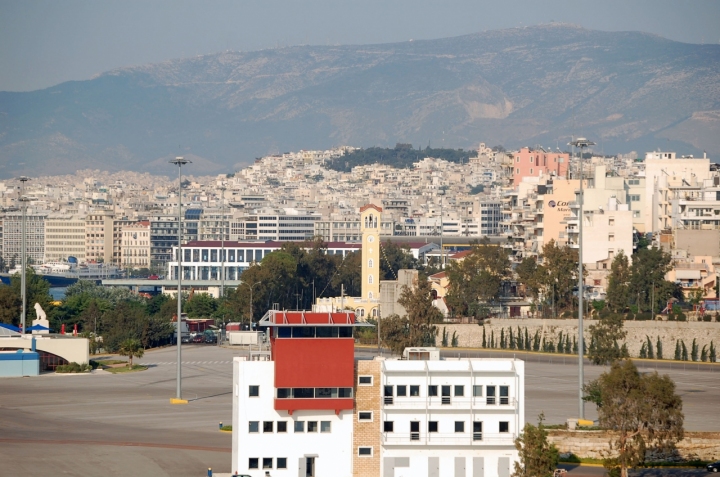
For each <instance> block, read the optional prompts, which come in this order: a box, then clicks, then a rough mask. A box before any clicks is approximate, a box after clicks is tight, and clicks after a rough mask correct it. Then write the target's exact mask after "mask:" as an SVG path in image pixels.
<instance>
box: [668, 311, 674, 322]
mask: <svg viewBox="0 0 720 477" xmlns="http://www.w3.org/2000/svg"><path fill="white" fill-rule="evenodd" d="M668 321H675V315H673V314H672V313H668Z"/></svg>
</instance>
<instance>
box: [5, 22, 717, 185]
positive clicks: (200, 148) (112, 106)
mask: <svg viewBox="0 0 720 477" xmlns="http://www.w3.org/2000/svg"><path fill="white" fill-rule="evenodd" d="M573 135H574V136H585V137H588V138H590V139H592V140H595V141H596V142H597V144H598V145H597V146H596V148H595V150H596V151H598V152H600V151H602V152H604V153H618V152H630V151H631V150H635V151H637V152H638V153H639V154H642V153H644V152H645V151H649V150H656V149H662V150H671V151H676V152H678V154H702V152H703V151H707V153H708V154H709V156H710V157H711V158H712V159H717V158H719V157H720V45H697V44H686V43H679V42H675V41H671V40H667V39H664V38H662V37H659V36H655V35H650V34H646V33H640V32H602V31H594V30H587V29H583V28H579V27H576V26H573V25H566V24H550V25H542V26H535V27H526V28H516V29H508V30H497V31H487V32H482V33H476V34H471V35H464V36H458V37H453V38H443V39H436V40H422V41H407V42H402V43H391V44H379V45H346V46H295V47H287V48H278V49H268V50H261V51H253V52H233V51H226V52H222V53H217V54H211V55H203V56H198V57H193V58H182V59H176V60H171V61H166V62H163V63H158V64H148V65H141V66H133V67H125V68H119V69H116V70H112V71H108V72H106V73H103V74H100V75H98V76H97V77H94V78H92V79H89V80H86V81H70V82H65V83H61V84H59V85H56V86H53V87H50V88H47V89H43V90H38V91H32V92H24V93H17V92H0V177H5V178H7V177H13V176H17V175H20V174H25V175H31V176H37V175H48V174H64V173H68V172H71V171H74V170H77V169H86V168H92V169H103V170H108V171H117V170H135V171H140V172H152V173H162V174H173V172H172V166H170V165H169V164H167V161H168V160H169V159H170V158H172V157H174V156H176V155H184V156H186V157H187V158H189V159H191V160H192V161H193V164H192V165H190V166H188V168H187V172H188V173H190V174H196V175H198V174H210V173H219V172H232V171H233V170H236V169H238V168H240V167H242V166H244V165H246V164H249V163H251V162H252V161H253V160H254V159H255V158H256V157H258V156H262V155H266V154H275V153H280V152H284V151H293V150H300V149H326V148H329V147H332V146H339V145H352V146H361V147H371V146H393V145H395V143H411V144H413V145H414V146H416V147H417V146H420V147H423V148H424V147H427V146H431V147H454V148H455V147H456V148H466V149H467V148H474V147H477V144H478V143H480V142H486V143H487V145H488V146H494V145H503V146H505V147H506V148H516V147H521V146H535V145H542V146H544V147H550V148H553V149H554V148H556V147H559V148H560V149H564V148H565V144H567V142H568V141H569V140H570V138H571V136H573Z"/></svg>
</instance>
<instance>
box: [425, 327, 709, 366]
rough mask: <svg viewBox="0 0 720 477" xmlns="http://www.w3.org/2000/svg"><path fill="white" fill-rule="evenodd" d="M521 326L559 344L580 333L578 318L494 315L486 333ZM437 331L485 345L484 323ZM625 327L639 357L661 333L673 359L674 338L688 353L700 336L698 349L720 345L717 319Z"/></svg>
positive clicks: (629, 345) (467, 343)
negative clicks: (647, 342) (647, 343)
mask: <svg viewBox="0 0 720 477" xmlns="http://www.w3.org/2000/svg"><path fill="white" fill-rule="evenodd" d="M594 323H596V321H595V320H584V326H583V331H584V335H585V342H586V344H587V345H588V346H589V345H590V331H589V329H590V326H591V325H593V324H594ZM518 326H519V327H520V329H521V331H522V332H523V334H524V332H525V328H526V327H527V330H528V334H529V335H531V336H532V335H534V334H535V331H539V333H540V336H543V333H544V336H545V337H546V339H551V338H552V339H553V341H554V342H555V343H556V344H557V341H558V334H559V333H560V332H562V333H563V335H567V334H569V335H570V336H577V332H578V325H577V320H572V319H568V320H536V319H506V320H502V319H493V320H488V321H486V322H485V335H486V337H487V339H488V340H489V339H490V334H491V332H494V333H495V340H496V341H499V340H500V330H501V329H504V330H505V333H507V330H508V328H509V327H512V329H513V334H515V333H516V332H517V328H518ZM439 328H440V330H439V332H438V334H440V333H442V328H445V329H446V330H447V332H448V334H449V335H450V336H452V334H453V331H457V334H458V346H460V347H468V348H479V347H481V346H482V334H483V327H482V326H478V325H453V324H444V325H440V326H439ZM625 330H626V331H627V337H626V339H625V342H626V344H627V348H628V351H629V352H630V356H634V357H637V356H638V355H639V353H640V347H641V346H642V344H643V342H644V340H645V339H646V336H649V337H650V341H652V343H653V345H655V343H656V341H657V339H658V337H659V338H660V340H661V342H662V345H663V358H664V359H672V358H673V356H674V354H675V340H683V341H684V342H685V346H686V347H687V349H688V355H689V354H690V351H691V346H692V342H693V339H696V340H697V344H698V346H699V349H700V350H702V348H703V346H704V345H707V346H708V348H710V342H711V341H712V342H714V344H715V347H716V348H718V347H720V323H715V322H709V323H705V322H697V321H686V322H680V321H626V322H625Z"/></svg>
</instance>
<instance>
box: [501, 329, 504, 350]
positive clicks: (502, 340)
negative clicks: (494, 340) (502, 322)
mask: <svg viewBox="0 0 720 477" xmlns="http://www.w3.org/2000/svg"><path fill="white" fill-rule="evenodd" d="M500 349H505V328H500Z"/></svg>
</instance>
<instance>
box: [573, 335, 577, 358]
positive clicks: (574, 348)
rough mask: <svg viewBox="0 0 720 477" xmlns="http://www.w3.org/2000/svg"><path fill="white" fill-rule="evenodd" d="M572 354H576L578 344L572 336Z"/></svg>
mask: <svg viewBox="0 0 720 477" xmlns="http://www.w3.org/2000/svg"><path fill="white" fill-rule="evenodd" d="M572 349H573V354H578V342H577V338H575V337H574V336H573V348H572Z"/></svg>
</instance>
